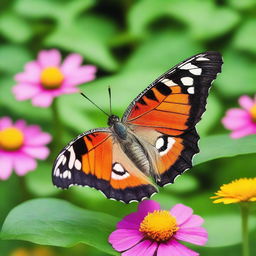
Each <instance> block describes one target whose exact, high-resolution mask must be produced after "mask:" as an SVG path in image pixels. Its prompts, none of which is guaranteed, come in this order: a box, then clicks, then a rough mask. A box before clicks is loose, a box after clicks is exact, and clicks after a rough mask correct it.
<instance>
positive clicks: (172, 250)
mask: <svg viewBox="0 0 256 256" xmlns="http://www.w3.org/2000/svg"><path fill="white" fill-rule="evenodd" d="M203 222H204V220H203V219H202V218H201V217H200V216H198V215H193V210H192V209H191V208H190V207H187V206H185V205H183V204H177V205H175V206H174V207H173V208H172V209H171V210H170V211H166V210H161V208H160V205H159V203H157V202H155V201H153V200H146V201H143V202H141V203H140V204H139V207H138V211H137V212H135V213H131V214H129V215H128V216H126V217H124V218H123V220H121V221H120V222H119V223H118V224H117V230H115V231H114V232H113V233H112V234H111V235H110V236H109V242H110V243H111V244H112V246H113V248H114V249H115V250H117V251H118V252H121V253H122V254H121V255H122V256H139V255H147V256H153V255H156V256H167V255H168V256H169V255H172V256H196V255H199V254H198V253H197V252H195V251H192V250H191V249H189V248H187V247H186V246H184V245H183V244H181V243H179V241H185V242H189V243H192V244H196V245H204V244H205V243H206V242H207V240H208V234H207V231H206V230H205V229H204V228H203V227H201V225H202V223H203Z"/></svg>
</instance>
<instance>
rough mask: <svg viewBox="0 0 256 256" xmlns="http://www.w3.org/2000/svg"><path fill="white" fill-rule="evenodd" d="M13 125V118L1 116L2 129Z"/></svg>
mask: <svg viewBox="0 0 256 256" xmlns="http://www.w3.org/2000/svg"><path fill="white" fill-rule="evenodd" d="M12 125H13V123H12V120H11V118H9V117H7V116H5V117H2V118H0V130H3V129H5V128H8V127H10V126H12Z"/></svg>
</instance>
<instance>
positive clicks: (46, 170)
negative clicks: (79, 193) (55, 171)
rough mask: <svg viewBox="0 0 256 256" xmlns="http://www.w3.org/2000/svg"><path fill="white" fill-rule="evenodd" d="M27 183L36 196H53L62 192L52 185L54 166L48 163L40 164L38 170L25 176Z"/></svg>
mask: <svg viewBox="0 0 256 256" xmlns="http://www.w3.org/2000/svg"><path fill="white" fill-rule="evenodd" d="M25 182H26V186H27V188H28V190H29V191H30V192H31V193H32V194H33V195H35V196H51V195H55V194H58V193H59V192H60V191H61V190H60V189H57V188H56V187H54V186H53V184H52V165H51V164H49V163H47V162H39V165H38V167H37V168H36V170H35V171H33V172H30V173H28V174H27V175H26V176H25Z"/></svg>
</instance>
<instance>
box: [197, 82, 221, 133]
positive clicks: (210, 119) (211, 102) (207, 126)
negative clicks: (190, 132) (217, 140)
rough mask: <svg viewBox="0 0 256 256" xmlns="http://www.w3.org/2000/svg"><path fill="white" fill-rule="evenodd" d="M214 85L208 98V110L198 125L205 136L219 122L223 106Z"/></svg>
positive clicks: (199, 130)
mask: <svg viewBox="0 0 256 256" xmlns="http://www.w3.org/2000/svg"><path fill="white" fill-rule="evenodd" d="M214 87H215V84H214V85H213V88H212V89H211V93H210V95H209V97H208V99H207V106H206V111H205V113H204V114H203V116H202V120H201V121H200V122H199V124H198V125H197V130H198V133H199V134H200V136H201V137H203V136H205V135H206V134H207V133H208V132H209V131H210V130H211V129H212V128H213V127H214V125H215V124H216V123H217V122H219V120H220V115H221V113H222V112H221V110H222V106H221V103H220V102H219V100H218V98H217V97H216V96H214V94H212V93H214V90H215V89H214Z"/></svg>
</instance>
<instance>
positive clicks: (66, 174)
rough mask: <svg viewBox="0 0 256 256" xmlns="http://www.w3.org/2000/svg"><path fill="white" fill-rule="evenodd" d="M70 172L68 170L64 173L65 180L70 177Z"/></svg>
mask: <svg viewBox="0 0 256 256" xmlns="http://www.w3.org/2000/svg"><path fill="white" fill-rule="evenodd" d="M68 173H69V170H66V171H65V172H63V179H66V178H67V177H68Z"/></svg>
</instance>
